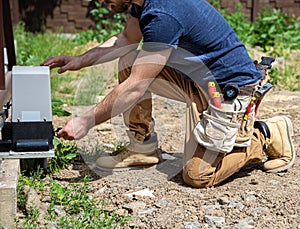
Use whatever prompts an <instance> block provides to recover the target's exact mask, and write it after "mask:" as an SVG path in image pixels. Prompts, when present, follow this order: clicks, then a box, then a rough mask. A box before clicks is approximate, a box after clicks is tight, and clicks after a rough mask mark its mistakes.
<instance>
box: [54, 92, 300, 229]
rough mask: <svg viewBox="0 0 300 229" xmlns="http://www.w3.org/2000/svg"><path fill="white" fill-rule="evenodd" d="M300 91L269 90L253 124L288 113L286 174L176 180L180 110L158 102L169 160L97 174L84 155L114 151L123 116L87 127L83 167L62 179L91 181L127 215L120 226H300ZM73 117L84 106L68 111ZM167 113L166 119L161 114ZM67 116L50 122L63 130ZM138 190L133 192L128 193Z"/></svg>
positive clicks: (252, 172) (247, 171) (250, 172)
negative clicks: (198, 185) (215, 181)
mask: <svg viewBox="0 0 300 229" xmlns="http://www.w3.org/2000/svg"><path fill="white" fill-rule="evenodd" d="M299 104H300V92H289V91H278V90H272V91H271V92H270V93H269V94H268V95H267V96H266V98H265V99H264V101H263V102H262V104H261V106H260V109H259V113H258V119H261V118H268V117H272V116H275V115H286V116H288V117H289V118H291V120H292V122H293V125H294V144H295V149H296V153H297V157H296V162H295V164H294V166H293V167H292V168H291V169H289V171H288V172H284V173H279V174H270V173H265V172H263V171H262V170H261V168H260V166H259V165H258V164H252V165H248V166H246V167H244V168H242V169H241V170H240V172H238V173H236V174H235V175H233V176H232V177H230V178H229V179H228V180H227V181H226V182H223V183H222V184H220V185H219V186H216V187H213V188H206V189H195V188H191V187H188V186H187V185H186V184H184V182H183V180H182V177H181V168H182V151H183V139H184V125H183V124H182V123H184V111H185V106H184V105H183V104H180V103H176V102H173V101H169V100H165V99H162V98H159V97H155V100H154V108H155V110H154V118H155V119H156V131H157V132H158V135H159V140H160V146H161V148H162V150H163V151H165V152H166V154H165V156H169V157H168V158H167V159H165V160H164V161H163V162H161V163H160V164H159V165H157V166H153V167H150V168H144V169H135V170H127V171H105V172H103V171H100V170H98V169H97V168H95V167H94V166H93V165H94V163H93V162H94V160H92V159H91V158H88V157H86V156H87V154H88V153H87V152H90V151H95V150H96V149H97V148H98V147H102V148H104V149H107V150H108V151H109V150H111V149H112V148H113V143H115V142H117V141H120V140H121V141H123V140H126V137H125V136H126V135H125V131H124V126H123V125H122V119H121V117H116V118H114V119H113V120H111V121H108V122H106V123H104V124H102V125H99V126H97V127H95V128H94V129H92V130H91V131H90V133H89V135H88V136H87V137H85V138H84V139H82V140H81V141H79V142H78V145H79V146H80V148H81V152H82V153H83V158H85V160H84V162H82V163H77V164H74V165H73V166H71V167H70V168H69V169H67V170H64V171H62V172H61V173H60V174H58V175H57V177H63V178H64V180H65V181H66V180H71V179H72V178H75V179H76V178H78V179H79V178H81V177H83V176H84V175H85V174H88V173H91V174H93V175H94V176H93V177H94V180H93V181H92V184H93V188H92V190H91V193H92V194H93V195H94V196H95V197H96V198H100V199H104V200H105V201H106V202H107V205H106V209H107V210H110V209H111V210H113V209H117V213H119V214H122V213H124V212H126V213H127V214H129V215H130V216H131V217H132V220H131V221H130V222H128V223H127V225H126V226H125V228H134V226H136V228H186V229H196V228H222V229H225V228H243V229H247V228H263V229H267V228H268V229H276V228H278V229H283V228H299V229H300V198H299V197H300V194H299V193H300V185H299V181H300V169H299V167H300V165H299V156H300V151H299V143H300V128H299V126H300V125H299V123H300V113H299V112H298V109H299V108H300V105H299ZM70 109H71V110H72V111H73V114H74V113H77V112H78V113H80V112H83V111H84V110H85V109H87V108H86V107H76V108H75V107H73V108H70ZM166 114H168V115H166ZM65 121H66V118H59V119H58V118H57V119H55V122H54V124H55V125H57V126H60V125H62V124H63V123H64V122H65ZM137 191H143V192H144V194H145V195H143V193H137V194H133V195H132V193H133V192H137Z"/></svg>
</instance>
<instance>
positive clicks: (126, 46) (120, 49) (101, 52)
mask: <svg viewBox="0 0 300 229" xmlns="http://www.w3.org/2000/svg"><path fill="white" fill-rule="evenodd" d="M141 39H142V33H141V31H140V27H139V22H138V19H136V18H134V17H131V16H129V17H128V20H127V23H126V26H125V28H124V30H123V31H122V32H121V33H120V34H118V35H116V36H113V37H111V38H110V39H108V40H107V41H106V42H104V43H103V44H101V45H99V46H97V47H95V48H92V49H90V50H89V51H87V52H85V53H84V54H82V55H80V56H67V55H61V56H52V57H49V58H47V59H46V60H45V61H44V62H43V63H41V65H44V66H50V68H51V69H52V68H57V67H59V69H58V73H60V74H61V73H64V72H65V71H76V70H79V69H81V68H84V67H88V66H92V65H96V64H100V63H105V62H108V61H111V60H114V59H116V58H118V57H120V56H123V55H125V54H126V53H128V52H130V51H131V50H133V49H136V48H137V47H138V45H139V42H140V41H141Z"/></svg>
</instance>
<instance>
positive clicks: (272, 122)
mask: <svg viewBox="0 0 300 229" xmlns="http://www.w3.org/2000/svg"><path fill="white" fill-rule="evenodd" d="M265 124H266V125H267V128H268V130H269V133H268V135H269V136H267V137H266V149H265V153H266V155H267V161H266V162H264V163H263V169H264V170H265V171H266V172H272V173H276V172H282V171H284V170H287V169H288V168H290V167H291V166H292V165H293V164H294V162H295V158H296V153H295V149H294V145H293V142H292V137H293V135H294V134H293V125H292V122H291V120H290V119H289V118H288V117H286V116H277V117H273V118H270V119H268V120H266V121H265Z"/></svg>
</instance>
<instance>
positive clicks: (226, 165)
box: [118, 51, 265, 188]
mask: <svg viewBox="0 0 300 229" xmlns="http://www.w3.org/2000/svg"><path fill="white" fill-rule="evenodd" d="M137 53H138V52H136V51H134V52H131V53H129V54H127V55H125V56H124V57H122V58H120V61H119V66H118V67H119V74H118V78H119V83H122V82H123V81H124V80H126V79H127V78H128V77H129V75H130V72H131V66H132V63H133V62H134V60H135V58H136V56H137ZM151 93H155V94H157V95H160V96H163V97H166V98H169V99H174V100H177V101H181V102H184V103H186V104H187V109H186V128H187V130H186V136H185V147H184V165H183V174H182V175H183V180H184V181H185V182H186V183H187V184H189V185H190V186H193V187H198V188H202V187H210V186H215V185H217V184H219V183H220V182H222V181H224V180H225V179H227V178H228V177H230V176H231V175H233V174H234V173H236V172H238V171H239V170H240V169H241V168H242V167H243V166H244V165H246V164H248V163H250V162H257V161H261V160H262V150H263V145H264V144H265V140H264V137H263V135H262V134H261V133H260V132H259V131H258V130H257V129H255V130H254V134H253V137H252V142H251V145H250V146H249V147H247V148H241V147H239V148H234V149H233V151H232V152H231V153H229V154H226V155H225V154H219V153H215V152H212V151H209V150H206V149H205V148H204V147H203V146H201V145H199V144H198V142H197V141H196V140H195V139H194V137H193V129H194V127H195V125H196V124H197V122H198V121H199V120H200V114H201V113H202V112H203V111H204V110H205V109H207V106H208V102H207V101H208V100H207V95H206V93H205V92H204V91H203V90H202V89H201V88H200V87H199V86H198V85H197V84H196V83H194V82H193V81H190V80H186V79H184V78H182V76H181V75H180V74H178V72H177V71H175V70H174V69H173V68H171V67H168V66H165V67H164V69H163V70H162V71H161V72H160V74H159V75H158V76H157V77H156V79H155V80H154V81H153V83H152V84H151V85H150V87H149V89H148V91H147V92H146V93H145V95H144V97H143V98H142V99H141V100H140V101H139V102H138V103H137V104H136V105H135V106H134V107H133V108H132V109H130V110H128V111H127V112H125V113H124V114H123V115H124V121H125V124H126V125H127V126H128V127H129V129H130V130H131V131H132V132H133V133H135V137H136V138H137V139H138V140H140V141H143V140H144V138H146V137H147V136H149V135H151V132H153V128H154V124H153V123H154V122H153V119H152V99H151Z"/></svg>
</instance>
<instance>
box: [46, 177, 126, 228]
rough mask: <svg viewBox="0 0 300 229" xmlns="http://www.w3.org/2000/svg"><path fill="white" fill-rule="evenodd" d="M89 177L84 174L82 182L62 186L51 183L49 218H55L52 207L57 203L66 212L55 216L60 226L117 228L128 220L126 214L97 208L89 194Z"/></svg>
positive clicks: (97, 203) (97, 204)
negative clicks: (117, 213)
mask: <svg viewBox="0 0 300 229" xmlns="http://www.w3.org/2000/svg"><path fill="white" fill-rule="evenodd" d="M90 189H91V187H90V177H89V176H85V177H84V179H83V183H82V184H80V183H72V184H70V185H68V186H63V185H60V184H58V183H57V182H53V183H52V188H51V199H50V200H51V204H50V208H49V214H50V218H51V219H53V218H56V216H55V213H54V211H53V207H54V206H55V205H57V204H59V205H60V206H61V207H62V208H63V210H64V211H65V212H66V214H65V215H63V216H62V217H60V218H56V220H57V222H58V226H59V227H60V228H78V229H79V228H91V229H92V228H118V227H120V226H123V225H124V224H125V222H127V221H128V220H130V218H129V217H128V216H126V215H122V216H117V215H116V212H115V211H113V212H111V213H110V212H107V211H105V210H103V209H101V208H99V202H97V201H96V200H95V199H94V198H93V197H92V196H91V195H90V193H89V192H90Z"/></svg>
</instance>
